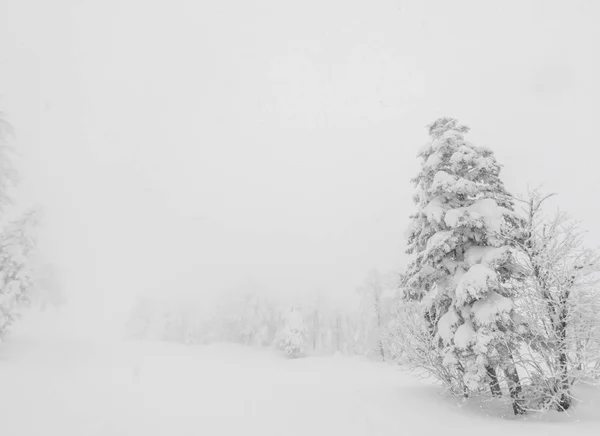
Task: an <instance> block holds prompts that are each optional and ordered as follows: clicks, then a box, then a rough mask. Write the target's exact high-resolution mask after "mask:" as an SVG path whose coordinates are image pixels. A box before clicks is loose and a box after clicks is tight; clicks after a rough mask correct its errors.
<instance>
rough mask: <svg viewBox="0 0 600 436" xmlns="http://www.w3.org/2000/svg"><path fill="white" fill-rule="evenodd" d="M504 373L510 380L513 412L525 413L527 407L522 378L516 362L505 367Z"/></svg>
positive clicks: (509, 386) (509, 387)
mask: <svg viewBox="0 0 600 436" xmlns="http://www.w3.org/2000/svg"><path fill="white" fill-rule="evenodd" d="M511 360H512V357H511ZM504 374H505V375H506V379H507V380H508V392H509V393H510V398H511V399H512V402H513V412H514V413H515V415H524V414H525V409H524V408H523V400H522V398H521V380H520V379H519V374H518V373H517V368H516V367H515V365H514V363H512V364H510V366H509V367H507V368H505V369H504Z"/></svg>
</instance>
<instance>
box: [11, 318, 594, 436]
mask: <svg viewBox="0 0 600 436" xmlns="http://www.w3.org/2000/svg"><path fill="white" fill-rule="evenodd" d="M65 331H66V329H63V330H60V329H52V328H50V327H49V326H46V327H45V328H42V329H40V325H39V323H38V325H37V326H36V327H35V328H32V327H31V325H29V326H28V325H27V322H24V323H23V324H22V326H21V327H20V328H17V329H16V331H15V333H14V334H13V335H12V336H11V337H10V339H9V340H8V341H7V342H5V343H3V344H0V410H1V411H2V424H1V428H2V432H3V434H5V435H11V436H21V435H27V436H34V435H35V436H37V435H61V436H88V435H127V436H135V435H143V436H155V435H177V436H185V435H194V436H198V435H211V436H213V435H240V434H244V435H255V434H256V435H277V436H281V435H303V436H305V435H311V436H314V435H343V436H347V435H430V434H431V435H440V434H444V435H450V434H460V435H482V434H485V435H486V436H487V435H504V436H505V435H507V434H510V435H511V436H520V435H528V436H532V435H544V436H551V435H562V436H564V435H566V434H576V435H578V436H581V435H598V434H600V396H598V391H596V390H594V389H592V388H588V389H587V390H583V391H580V395H581V396H583V397H585V398H586V399H587V401H586V402H585V403H583V404H581V405H579V406H578V408H577V409H576V410H575V411H574V412H573V413H572V414H571V416H565V415H559V414H558V413H551V414H549V415H546V416H545V417H544V418H543V419H540V418H538V417H535V416H529V417H527V418H525V419H514V418H511V417H510V415H508V414H507V415H506V416H505V417H502V416H501V413H506V412H507V411H506V410H505V406H504V405H503V406H502V409H498V408H495V407H492V406H486V408H483V409H482V408H480V407H477V406H475V405H467V406H462V407H460V406H457V404H456V400H453V399H450V398H447V397H444V396H441V395H440V393H439V392H440V391H439V389H438V388H437V387H435V386H433V385H430V384H427V383H425V382H422V381H419V380H416V379H414V378H413V377H411V376H410V375H409V374H407V373H406V372H404V371H402V370H401V369H400V368H398V367H394V366H391V365H385V364H381V363H378V362H372V361H367V360H365V359H362V358H345V357H309V358H305V359H295V360H289V359H286V358H284V357H282V356H280V355H279V354H277V353H275V352H273V351H271V350H254V349H249V348H244V347H241V346H235V345H210V346H184V345H175V344H164V343H136V342H126V341H113V342H110V341H107V340H106V339H105V340H99V339H97V340H94V341H90V340H87V339H84V336H85V335H83V334H81V332H79V334H77V332H75V334H71V335H68V336H67V335H64V334H63V333H64V332H65Z"/></svg>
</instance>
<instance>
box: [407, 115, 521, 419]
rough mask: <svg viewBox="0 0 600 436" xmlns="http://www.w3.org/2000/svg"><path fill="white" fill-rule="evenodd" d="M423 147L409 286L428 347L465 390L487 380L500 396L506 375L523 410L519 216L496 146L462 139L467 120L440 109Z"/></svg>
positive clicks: (450, 378)
mask: <svg viewBox="0 0 600 436" xmlns="http://www.w3.org/2000/svg"><path fill="white" fill-rule="evenodd" d="M428 127H429V135H430V137H431V140H430V142H429V143H428V144H427V145H426V146H425V147H423V148H422V149H421V150H420V152H419V157H420V158H421V159H422V164H421V171H420V172H419V174H418V176H417V177H416V178H415V179H414V180H413V182H414V184H415V185H416V188H417V192H416V194H415V195H414V202H415V203H416V205H417V212H416V213H415V214H414V215H412V216H411V219H412V223H411V227H410V229H409V231H408V234H407V237H408V249H407V252H408V253H409V254H411V255H412V262H411V263H410V265H409V267H408V269H407V273H406V275H405V278H404V283H403V287H404V289H405V298H406V299H407V300H413V301H419V302H420V305H421V307H422V310H423V314H424V319H425V320H426V322H427V328H428V329H429V332H430V334H431V335H432V336H434V337H435V339H436V340H435V341H433V342H432V343H433V344H435V346H434V349H432V350H430V351H431V353H432V354H433V355H434V356H435V358H436V359H437V360H438V362H437V365H439V366H440V368H442V369H443V371H445V373H446V374H447V376H446V380H445V381H446V383H448V384H449V385H450V386H449V387H450V388H451V389H452V390H453V391H454V392H456V393H460V394H463V395H465V396H468V395H470V394H471V393H473V392H481V391H483V390H487V389H490V390H491V392H492V393H493V394H494V395H495V396H499V395H501V388H500V382H499V374H498V369H501V370H502V371H503V372H504V374H505V375H506V379H507V382H508V385H509V390H510V394H511V397H512V398H513V400H514V401H513V406H514V411H515V413H522V411H523V409H522V407H521V403H520V398H519V394H520V382H519V378H518V374H517V372H516V369H515V366H514V363H513V362H512V355H511V352H512V349H513V348H512V347H513V343H514V338H513V334H512V332H513V331H514V329H515V326H516V322H515V320H514V310H513V300H512V297H513V295H512V292H511V289H510V287H509V286H506V285H505V283H506V279H507V278H508V277H510V275H511V265H512V261H511V257H512V256H511V247H510V246H509V245H508V244H507V242H506V238H505V237H504V236H505V235H506V234H507V232H511V229H513V228H515V227H516V226H515V224H516V223H517V222H518V220H517V218H516V216H515V214H514V212H513V202H512V199H511V196H510V195H509V193H508V192H507V191H506V189H505V187H504V185H503V183H502V181H501V179H500V169H501V166H500V165H499V164H498V162H497V161H496V158H495V157H494V154H493V152H492V151H491V150H490V149H488V148H485V147H478V146H475V145H473V144H471V143H469V142H467V141H466V140H465V134H466V133H467V132H468V130H469V129H468V127H466V126H463V125H461V124H459V123H458V121H457V120H456V119H453V118H440V119H437V120H436V121H435V122H434V123H432V124H431V125H430V126H428Z"/></svg>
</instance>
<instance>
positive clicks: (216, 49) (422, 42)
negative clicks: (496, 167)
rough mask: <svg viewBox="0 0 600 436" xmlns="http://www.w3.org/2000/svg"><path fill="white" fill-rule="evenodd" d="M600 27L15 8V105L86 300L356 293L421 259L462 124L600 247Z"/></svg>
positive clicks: (10, 20) (533, 19) (136, 0)
mask: <svg viewBox="0 0 600 436" xmlns="http://www.w3.org/2000/svg"><path fill="white" fill-rule="evenodd" d="M598 23H600V2H597V1H594V0H588V1H574V0H569V1H567V0H564V1H549V0H545V1H542V0H540V1H524V0H518V1H495V2H491V1H422V0H421V1H402V0H374V1H355V0H344V1H341V0H335V1H334V0H304V1H298V2H291V1H281V0H268V1H249V0H236V1H226V0H225V1H197V0H194V1H193V0H186V1H184V0H168V1H167V0H161V1H151V0H104V1H92V0H87V1H86V0H54V1H45V0H0V109H1V110H2V111H3V112H5V113H6V115H7V116H8V118H9V120H10V121H11V122H12V123H13V125H14V126H15V128H16V130H17V133H18V147H19V149H20V150H21V152H22V153H23V155H24V156H25V159H24V160H25V161H26V162H28V163H27V165H26V167H25V172H26V183H25V185H24V187H25V190H27V192H28V193H29V194H30V195H31V196H32V198H35V199H40V200H41V201H43V202H44V203H45V204H46V205H47V213H46V219H47V234H48V236H47V240H46V244H47V245H48V247H50V248H49V249H48V250H49V253H52V255H53V256H54V258H55V259H56V261H57V262H59V263H61V264H62V265H63V267H64V268H65V270H66V271H67V275H68V278H69V281H68V283H69V287H70V291H71V292H72V293H74V292H77V295H78V296H79V297H80V299H85V300H86V301H94V304H96V303H100V302H104V305H103V307H107V308H112V307H114V305H115V304H118V303H119V302H128V301H130V299H131V295H133V293H134V292H137V291H139V290H143V289H154V290H160V291H164V292H167V293H170V294H177V293H178V292H179V291H182V290H183V291H186V292H191V291H193V292H197V293H201V294H203V295H208V294H210V293H213V292H215V291H217V290H220V289H222V288H224V287H227V286H232V285H235V284H236V283H238V282H240V281H243V280H245V279H246V278H248V277H253V278H254V280H255V281H257V282H259V283H260V284H262V285H263V286H265V287H269V288H271V289H273V290H280V291H281V292H303V291H310V292H313V291H321V292H333V293H336V294H337V295H341V294H343V293H344V292H352V290H353V289H354V288H355V287H356V286H357V285H359V284H360V282H361V280H362V278H363V277H364V276H365V274H366V272H367V271H368V270H369V269H370V268H372V267H379V268H381V269H392V268H399V267H400V266H401V265H402V263H403V261H404V260H403V254H402V253H403V244H404V241H403V234H404V230H405V227H406V225H407V223H408V215H410V213H412V211H413V205H412V202H411V195H412V192H413V187H412V186H411V184H410V183H409V180H410V178H411V177H413V176H414V175H415V174H416V172H417V170H418V160H417V159H416V152H417V149H418V147H419V146H421V145H422V144H423V143H424V142H425V141H427V136H426V132H425V129H424V126H425V125H426V124H427V123H429V122H431V121H433V119H435V118H436V117H438V116H442V115H448V116H453V117H456V118H458V119H459V120H460V121H461V122H463V123H465V124H467V125H469V126H470V127H471V128H472V131H471V133H470V134H469V139H470V140H471V141H472V142H475V143H477V144H481V145H486V146H489V147H491V148H493V149H494V150H495V151H496V154H497V157H498V159H499V160H500V162H501V163H503V164H504V166H505V170H504V179H505V181H506V183H507V185H508V187H509V188H510V189H511V190H512V191H514V192H523V191H525V190H526V189H527V184H528V183H529V184H531V185H532V186H535V185H538V184H544V186H545V188H546V189H547V190H550V191H557V192H558V193H559V194H560V197H559V200H558V202H557V204H560V206H561V207H562V208H564V209H566V210H567V211H569V212H570V213H571V214H572V215H573V216H574V217H576V218H578V219H581V220H583V222H584V225H585V226H586V227H587V228H588V229H589V230H590V238H589V242H590V244H592V245H598V244H600V225H599V224H598V223H600V207H598V200H597V198H596V193H597V189H598V186H600V185H599V170H598V168H599V164H598V162H597V160H598V158H599V157H600V154H599V153H598V147H599V145H600V144H599V143H598V134H597V127H596V126H597V125H598V119H599V116H600V103H599V101H600V86H599V85H598V77H600V47H599V45H600V30H599V28H600V26H598ZM91 297H94V299H93V300H91V299H90V298H91Z"/></svg>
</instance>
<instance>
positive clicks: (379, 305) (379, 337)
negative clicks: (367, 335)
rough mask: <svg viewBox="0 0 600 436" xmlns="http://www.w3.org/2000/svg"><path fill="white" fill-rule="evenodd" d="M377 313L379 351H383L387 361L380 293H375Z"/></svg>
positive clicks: (382, 355) (382, 353)
mask: <svg viewBox="0 0 600 436" xmlns="http://www.w3.org/2000/svg"><path fill="white" fill-rule="evenodd" d="M375 312H376V313H375V314H376V316H377V336H378V338H377V339H378V343H379V352H380V353H381V360H382V361H383V362H385V351H384V350H383V339H382V338H381V335H382V334H383V333H382V330H383V329H382V327H381V304H380V300H379V294H375Z"/></svg>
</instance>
